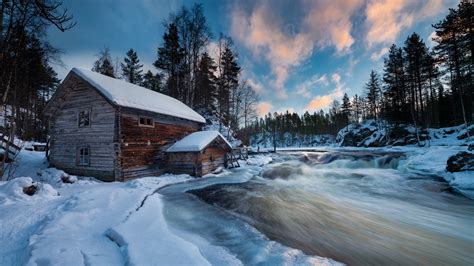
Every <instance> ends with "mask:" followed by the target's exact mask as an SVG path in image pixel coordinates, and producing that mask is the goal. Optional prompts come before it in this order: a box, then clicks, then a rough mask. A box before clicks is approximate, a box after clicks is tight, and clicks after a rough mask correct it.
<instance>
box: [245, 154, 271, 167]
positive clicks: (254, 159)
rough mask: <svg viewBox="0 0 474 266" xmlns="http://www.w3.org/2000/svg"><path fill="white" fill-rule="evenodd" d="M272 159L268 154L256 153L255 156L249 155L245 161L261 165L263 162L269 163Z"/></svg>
mask: <svg viewBox="0 0 474 266" xmlns="http://www.w3.org/2000/svg"><path fill="white" fill-rule="evenodd" d="M272 161H273V158H272V157H270V156H266V155H256V156H251V157H249V158H248V159H247V161H246V163H247V164H248V165H258V166H263V165H265V164H269V163H271V162H272Z"/></svg>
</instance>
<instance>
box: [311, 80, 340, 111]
mask: <svg viewBox="0 0 474 266" xmlns="http://www.w3.org/2000/svg"><path fill="white" fill-rule="evenodd" d="M331 80H332V82H333V83H334V85H335V88H334V90H332V91H331V92H330V93H328V94H326V95H318V96H316V97H314V98H313V99H312V100H311V101H310V102H309V103H308V105H307V106H306V108H305V109H306V110H308V111H310V112H314V111H316V110H318V109H323V108H326V107H328V106H329V105H331V103H332V102H333V101H334V100H337V99H339V98H341V97H342V96H343V94H344V86H345V84H344V83H343V82H342V81H341V76H340V75H339V74H338V73H334V74H332V76H331Z"/></svg>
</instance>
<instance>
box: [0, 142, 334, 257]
mask: <svg viewBox="0 0 474 266" xmlns="http://www.w3.org/2000/svg"><path fill="white" fill-rule="evenodd" d="M270 161H271V158H269V157H265V156H257V157H253V158H251V159H250V160H249V161H248V163H246V162H241V163H242V164H243V165H248V166H249V168H253V170H252V171H253V172H252V171H250V170H246V169H247V168H246V167H245V166H244V167H243V168H241V169H240V170H239V171H242V172H241V173H242V174H243V176H246V177H245V178H247V179H248V178H251V177H252V175H253V174H255V169H257V172H258V168H259V167H260V166H261V165H263V164H266V163H268V162H270ZM19 162H21V163H20V164H19V165H18V168H17V169H16V171H17V172H16V174H21V175H22V176H23V177H18V178H15V179H13V180H11V181H8V182H5V181H4V182H1V183H0V213H1V214H2V215H1V216H0V246H1V247H2V248H1V249H0V265H25V264H26V265H158V264H159V265H210V264H214V263H216V262H220V263H225V264H232V265H241V264H242V263H241V262H240V261H239V260H238V259H236V258H235V256H234V255H232V254H230V253H229V252H228V251H227V250H226V249H222V248H220V247H217V246H213V245H210V244H206V243H205V241H203V240H202V239H200V238H199V234H198V233H196V235H189V233H187V234H183V233H180V230H179V229H176V228H174V226H173V225H171V224H169V223H167V221H166V220H165V218H164V214H165V213H166V210H165V209H164V207H163V202H162V195H161V194H159V193H156V192H157V189H158V188H162V187H163V186H166V185H168V184H173V183H180V182H189V181H193V182H195V181H198V180H196V179H193V178H191V177H190V176H188V175H164V176H160V177H147V178H140V179H136V180H132V181H129V182H124V183H119V182H113V183H103V182H100V181H97V180H95V179H93V178H79V180H77V181H76V182H75V183H73V184H67V183H63V182H62V181H61V177H64V176H65V175H66V174H65V173H64V172H62V171H60V170H57V169H54V168H46V166H47V164H46V162H45V159H44V153H42V152H35V151H27V150H22V151H21V153H20V155H19ZM229 173H230V172H228V171H224V172H223V173H221V174H218V175H209V176H207V177H206V178H204V179H200V180H199V181H206V180H207V179H208V180H209V181H206V182H216V181H212V180H217V179H223V180H225V176H226V175H228V174H229ZM245 173H247V174H245ZM66 176H67V175H66ZM69 178H70V179H72V180H74V179H75V177H69ZM217 182H218V181H217ZM33 183H35V184H39V190H38V192H37V193H36V194H35V195H33V196H28V195H26V194H24V193H23V189H22V187H25V186H28V185H31V184H33ZM168 211H169V210H168ZM189 239H193V241H190V240H189ZM196 239H200V240H199V241H197V242H196ZM264 241H266V242H269V243H270V242H271V241H268V240H264ZM271 246H272V247H277V246H281V245H278V244H271ZM274 250H275V251H281V250H282V249H281V248H280V249H278V250H276V249H275V248H273V249H269V250H268V251H267V252H268V253H272V252H275V251H274ZM284 250H285V252H290V253H291V254H294V255H291V256H290V257H295V258H297V259H298V260H301V258H302V256H303V257H304V258H306V259H305V260H304V261H302V262H303V264H307V263H309V262H314V263H316V264H326V265H329V264H331V265H332V264H335V262H334V261H332V260H330V259H324V258H317V257H308V256H304V254H302V252H301V251H297V250H293V249H289V248H286V247H285V248H284ZM292 250H293V251H292ZM277 253H278V252H277ZM290 253H289V254H290ZM295 254H301V255H295ZM278 256H280V254H279V253H278ZM285 256H289V255H288V254H287V255H285ZM257 258H258V256H257ZM264 258H265V257H261V258H260V259H261V260H262V259H264ZM220 263H218V264H220Z"/></svg>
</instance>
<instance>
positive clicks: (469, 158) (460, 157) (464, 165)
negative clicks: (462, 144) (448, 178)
mask: <svg viewBox="0 0 474 266" xmlns="http://www.w3.org/2000/svg"><path fill="white" fill-rule="evenodd" d="M446 170H448V171H449V172H461V171H471V170H474V153H471V152H467V151H462V152H459V153H457V154H455V155H453V156H451V157H449V159H448V162H447V165H446Z"/></svg>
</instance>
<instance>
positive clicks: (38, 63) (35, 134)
mask: <svg viewBox="0 0 474 266" xmlns="http://www.w3.org/2000/svg"><path fill="white" fill-rule="evenodd" d="M51 25H52V26H54V27H56V28H57V29H58V30H60V31H66V30H68V29H70V28H71V27H73V26H74V23H73V22H72V16H71V15H70V14H69V13H68V10H66V9H64V8H63V7H62V6H61V2H59V1H55V0H40V1H39V0H2V1H1V3H0V93H1V95H0V100H1V105H0V112H2V117H6V118H7V119H4V121H3V123H2V124H0V129H1V130H0V134H2V135H3V134H6V135H9V137H11V135H13V134H15V133H16V134H17V135H19V136H21V137H23V138H26V139H30V138H33V139H45V138H46V128H45V126H44V124H45V123H44V121H43V117H42V116H41V114H42V111H43V108H44V106H45V105H46V103H47V101H48V99H49V98H50V97H51V94H52V93H53V91H54V89H55V88H56V86H57V85H58V84H59V80H58V78H57V74H56V72H55V71H54V70H53V68H52V66H51V63H52V62H54V61H58V58H59V51H58V50H57V49H55V48H54V47H52V46H51V45H50V44H49V43H48V42H47V41H46V30H47V28H48V27H49V26H51ZM7 128H8V129H7Z"/></svg>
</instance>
